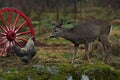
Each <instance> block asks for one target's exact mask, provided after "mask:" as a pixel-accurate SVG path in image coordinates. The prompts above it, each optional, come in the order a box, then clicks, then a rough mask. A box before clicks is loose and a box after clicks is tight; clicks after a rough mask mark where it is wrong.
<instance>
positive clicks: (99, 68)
mask: <svg viewBox="0 0 120 80" xmlns="http://www.w3.org/2000/svg"><path fill="white" fill-rule="evenodd" d="M68 75H70V76H72V78H73V79H74V80H80V79H81V78H82V77H83V75H86V76H87V77H88V78H89V79H90V80H94V79H95V80H120V71H118V70H115V69H114V68H112V67H110V66H108V65H105V64H103V63H96V64H75V65H72V64H45V65H36V66H32V67H31V66H27V67H22V68H13V69H9V70H8V71H7V70H6V71H3V72H2V74H0V79H3V80H26V79H29V78H31V79H33V80H66V79H67V76H68Z"/></svg>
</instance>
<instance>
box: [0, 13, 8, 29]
mask: <svg viewBox="0 0 120 80" xmlns="http://www.w3.org/2000/svg"><path fill="white" fill-rule="evenodd" d="M0 18H1V20H2V22H3V24H4V26H5V27H6V29H7V31H8V30H9V28H8V27H7V24H6V22H5V20H4V18H3V16H2V14H0Z"/></svg>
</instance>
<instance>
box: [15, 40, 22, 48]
mask: <svg viewBox="0 0 120 80" xmlns="http://www.w3.org/2000/svg"><path fill="white" fill-rule="evenodd" d="M15 43H16V44H17V45H18V46H20V47H23V46H22V44H20V43H19V42H17V41H16V40H15Z"/></svg>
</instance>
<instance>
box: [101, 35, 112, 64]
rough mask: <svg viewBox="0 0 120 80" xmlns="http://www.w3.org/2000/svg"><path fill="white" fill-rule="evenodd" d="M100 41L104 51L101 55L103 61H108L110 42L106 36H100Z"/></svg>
mask: <svg viewBox="0 0 120 80" xmlns="http://www.w3.org/2000/svg"><path fill="white" fill-rule="evenodd" d="M100 42H101V43H102V45H103V48H104V52H105V53H104V55H103V62H104V63H108V58H109V55H110V43H109V41H108V40H107V37H106V36H103V37H101V38H100Z"/></svg>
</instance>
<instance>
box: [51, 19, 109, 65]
mask: <svg viewBox="0 0 120 80" xmlns="http://www.w3.org/2000/svg"><path fill="white" fill-rule="evenodd" d="M64 23H65V20H62V21H60V22H58V23H57V24H56V25H55V26H54V28H53V30H52V33H51V34H50V37H51V38H56V37H62V38H64V39H67V40H69V41H71V42H72V43H73V44H74V52H73V59H72V63H73V62H74V59H75V55H76V53H77V49H78V47H79V44H84V45H85V52H86V55H87V59H88V61H89V62H90V58H89V50H88V47H89V43H90V42H93V41H95V40H98V41H100V42H101V44H102V46H103V48H104V51H105V55H104V56H103V62H107V58H108V55H109V50H110V43H109V41H108V36H109V33H110V29H111V25H110V24H109V23H107V22H106V21H103V20H89V21H86V22H83V23H78V24H75V25H74V26H73V27H72V28H69V29H68V28H65V27H64V26H63V24H64Z"/></svg>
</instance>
